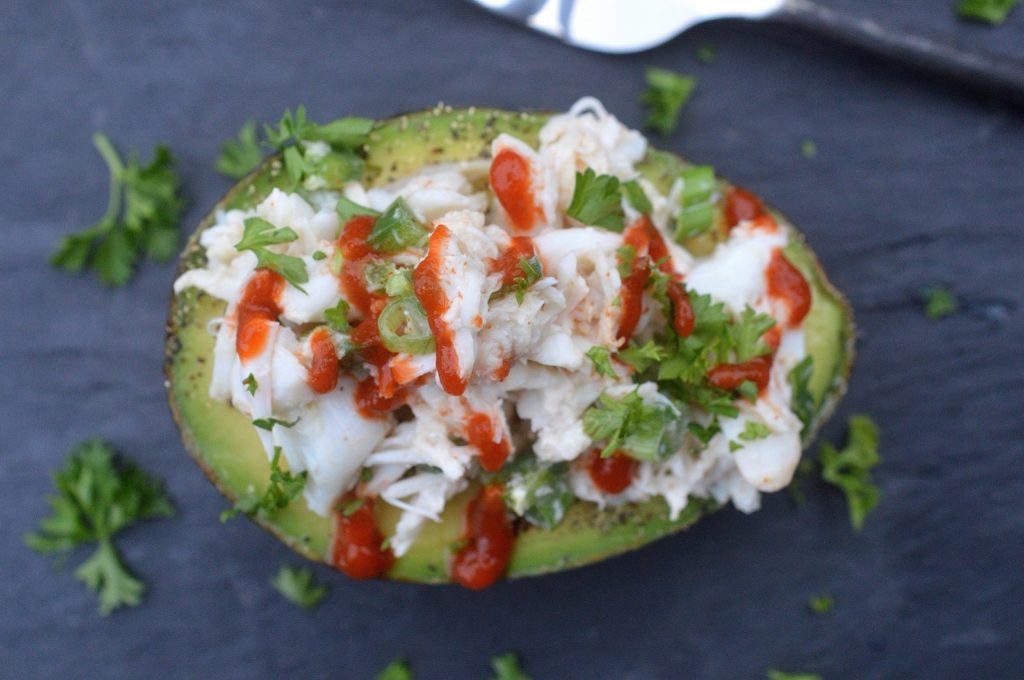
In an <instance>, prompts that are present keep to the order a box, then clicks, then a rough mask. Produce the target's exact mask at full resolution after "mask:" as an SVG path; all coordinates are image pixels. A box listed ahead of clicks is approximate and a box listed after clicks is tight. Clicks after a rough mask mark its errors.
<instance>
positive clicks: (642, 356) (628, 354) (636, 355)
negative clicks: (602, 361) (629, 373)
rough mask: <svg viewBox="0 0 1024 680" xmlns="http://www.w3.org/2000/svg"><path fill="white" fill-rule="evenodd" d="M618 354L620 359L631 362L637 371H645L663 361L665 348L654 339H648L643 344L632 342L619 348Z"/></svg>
mask: <svg viewBox="0 0 1024 680" xmlns="http://www.w3.org/2000/svg"><path fill="white" fill-rule="evenodd" d="M616 356H617V357H618V358H619V360H621V361H623V362H625V363H627V364H629V365H630V366H632V367H633V370H635V371H636V372H637V373H643V372H644V371H645V370H647V369H648V368H649V367H650V366H652V365H654V364H656V363H658V362H659V361H661V360H662V359H663V358H664V356H665V354H664V350H663V349H662V348H661V347H660V346H658V344H657V343H655V342H654V341H653V340H648V341H647V342H646V343H644V344H643V345H640V346H638V345H636V344H635V343H630V344H629V345H627V346H626V347H624V348H623V349H621V350H619V352H618V354H616Z"/></svg>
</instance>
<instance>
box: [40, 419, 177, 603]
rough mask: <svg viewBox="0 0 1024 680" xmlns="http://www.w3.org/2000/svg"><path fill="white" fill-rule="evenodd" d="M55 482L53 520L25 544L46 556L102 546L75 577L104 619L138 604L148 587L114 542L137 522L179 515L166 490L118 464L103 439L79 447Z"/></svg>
mask: <svg viewBox="0 0 1024 680" xmlns="http://www.w3.org/2000/svg"><path fill="white" fill-rule="evenodd" d="M53 482H54V486H55V487H56V489H57V494H56V495H54V496H50V497H49V499H48V500H49V503H50V507H51V513H50V516H49V517H46V518H45V519H43V520H41V521H40V522H39V528H38V530H37V531H36V532H35V533H31V534H28V535H27V536H25V543H26V544H27V545H28V547H30V548H32V549H33V550H35V551H36V552H39V553H42V554H59V553H68V552H70V551H71V550H72V549H74V548H76V547H78V546H81V545H85V544H88V543H95V544H97V545H96V550H95V551H94V552H93V554H92V555H91V556H90V557H89V558H88V559H87V560H86V561H84V562H82V564H81V565H79V567H78V568H77V569H76V570H75V577H76V578H78V579H79V580H80V581H82V582H84V583H85V585H86V586H87V587H88V588H89V589H90V590H92V591H93V592H95V593H96V594H97V595H99V611H100V613H101V614H103V615H106V614H109V613H110V612H112V611H113V610H115V609H117V608H118V607H123V606H133V607H134V606H136V605H138V604H139V602H140V601H141V599H142V594H143V593H144V592H145V585H144V584H143V583H142V581H140V580H139V579H138V578H136V577H135V576H133V575H132V574H131V572H129V571H128V568H127V567H126V566H125V564H124V561H123V560H122V558H121V555H120V553H119V552H118V550H117V546H116V545H115V543H114V537H115V536H116V534H117V533H118V532H120V531H121V530H123V529H126V528H128V527H130V526H132V525H133V524H136V523H137V522H141V521H143V520H146V519H151V518H154V517H170V516H172V515H173V514H174V508H173V507H172V506H171V503H170V501H169V500H168V498H167V496H166V495H165V494H164V491H163V487H162V485H161V484H160V483H159V482H158V481H157V480H156V479H154V478H153V477H150V476H149V475H147V474H146V473H144V472H143V471H142V470H140V469H139V468H138V467H137V466H135V465H134V464H132V463H129V462H126V461H120V460H118V459H117V458H116V457H115V456H114V452H113V451H112V450H111V448H110V447H109V446H108V445H107V444H105V443H104V442H102V441H101V440H99V439H93V440H90V441H87V442H85V443H83V444H80V445H78V446H77V447H75V449H74V450H73V451H72V452H71V455H70V456H69V457H68V459H67V462H66V463H65V465H64V467H63V468H62V469H61V470H59V471H58V472H57V473H56V474H55V475H54V478H53Z"/></svg>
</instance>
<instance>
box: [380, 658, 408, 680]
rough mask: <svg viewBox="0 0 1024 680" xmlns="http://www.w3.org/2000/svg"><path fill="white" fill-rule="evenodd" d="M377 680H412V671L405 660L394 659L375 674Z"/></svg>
mask: <svg viewBox="0 0 1024 680" xmlns="http://www.w3.org/2000/svg"><path fill="white" fill-rule="evenodd" d="M377 680H412V669H411V668H410V667H409V664H408V662H406V660H405V659H395V660H394V661H392V662H391V663H389V664H388V665H387V666H385V667H384V670H382V671H381V672H380V673H378V674H377Z"/></svg>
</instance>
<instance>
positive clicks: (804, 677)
mask: <svg viewBox="0 0 1024 680" xmlns="http://www.w3.org/2000/svg"><path fill="white" fill-rule="evenodd" d="M768 680H822V677H821V676H820V675H818V674H817V673H787V672H786V671H778V670H770V671H768Z"/></svg>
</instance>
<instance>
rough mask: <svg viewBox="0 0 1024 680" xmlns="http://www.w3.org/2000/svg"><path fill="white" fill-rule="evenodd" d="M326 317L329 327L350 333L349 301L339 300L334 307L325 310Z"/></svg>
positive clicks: (338, 331)
mask: <svg viewBox="0 0 1024 680" xmlns="http://www.w3.org/2000/svg"><path fill="white" fill-rule="evenodd" d="M324 318H325V319H326V320H327V327H328V328H330V329H331V330H332V331H335V332H337V333H348V331H349V328H350V325H349V323H348V302H346V301H345V300H338V304H336V305H335V306H334V307H333V308H332V309H325V310H324Z"/></svg>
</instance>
